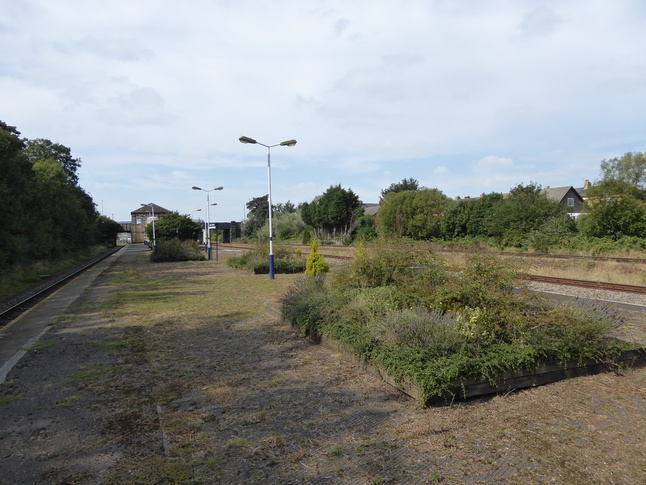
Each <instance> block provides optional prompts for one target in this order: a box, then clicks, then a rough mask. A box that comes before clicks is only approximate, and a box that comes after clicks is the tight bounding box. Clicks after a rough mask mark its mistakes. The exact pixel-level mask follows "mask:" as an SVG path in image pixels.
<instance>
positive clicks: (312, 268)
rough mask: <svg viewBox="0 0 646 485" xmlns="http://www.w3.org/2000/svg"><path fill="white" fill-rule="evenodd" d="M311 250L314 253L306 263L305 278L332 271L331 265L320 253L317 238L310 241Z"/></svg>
mask: <svg viewBox="0 0 646 485" xmlns="http://www.w3.org/2000/svg"><path fill="white" fill-rule="evenodd" d="M310 248H311V249H312V251H311V252H310V254H309V255H308V256H307V261H305V276H318V275H322V274H324V273H327V272H328V271H330V265H329V264H327V262H326V261H325V260H324V259H323V256H321V253H319V243H318V241H317V240H316V238H315V237H313V238H312V240H311V241H310Z"/></svg>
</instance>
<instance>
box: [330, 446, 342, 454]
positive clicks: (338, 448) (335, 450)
mask: <svg viewBox="0 0 646 485" xmlns="http://www.w3.org/2000/svg"><path fill="white" fill-rule="evenodd" d="M342 453H343V448H341V446H339V445H336V446H334V447H332V448H330V450H329V451H328V454H329V455H330V456H341V454H342Z"/></svg>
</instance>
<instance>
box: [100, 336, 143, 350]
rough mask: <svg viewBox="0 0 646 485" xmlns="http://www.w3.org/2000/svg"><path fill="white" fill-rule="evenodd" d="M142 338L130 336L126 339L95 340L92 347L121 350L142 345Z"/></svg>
mask: <svg viewBox="0 0 646 485" xmlns="http://www.w3.org/2000/svg"><path fill="white" fill-rule="evenodd" d="M141 343H142V342H141V340H140V339H136V338H129V339H126V340H107V341H105V342H94V343H93V344H92V347H96V348H97V349H106V350H121V349H125V348H127V347H137V346H139V345H141Z"/></svg>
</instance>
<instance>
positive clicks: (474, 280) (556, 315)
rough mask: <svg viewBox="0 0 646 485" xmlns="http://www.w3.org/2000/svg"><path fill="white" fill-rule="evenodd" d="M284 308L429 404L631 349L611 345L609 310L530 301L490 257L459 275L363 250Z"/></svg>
mask: <svg viewBox="0 0 646 485" xmlns="http://www.w3.org/2000/svg"><path fill="white" fill-rule="evenodd" d="M413 268H415V269H413ZM282 303H283V306H282V311H283V316H284V317H285V318H286V319H287V320H289V321H291V322H292V323H294V324H295V325H297V326H298V327H299V328H301V331H302V332H303V333H304V334H308V335H313V336H317V335H321V336H326V337H329V338H333V339H335V340H337V341H339V342H340V343H341V344H342V345H344V346H346V347H348V348H350V349H352V351H353V352H354V353H356V354H357V355H358V356H360V357H361V358H362V359H365V360H366V361H368V362H372V363H374V364H376V365H378V366H380V367H382V368H383V369H385V370H386V371H387V372H389V373H390V374H391V375H393V376H394V377H395V378H396V379H399V380H401V381H406V382H410V383H415V384H416V385H417V386H419V388H420V390H421V393H422V395H421V399H422V401H423V403H426V402H427V401H428V400H429V399H431V398H433V397H435V398H437V397H442V398H446V397H447V396H448V394H447V393H448V389H449V386H451V385H455V383H456V382H460V381H464V380H469V379H489V380H491V381H495V380H496V379H497V378H498V376H499V375H500V374H501V373H504V372H507V371H517V370H521V369H533V368H536V367H537V366H539V365H540V364H542V363H545V362H547V361H556V362H562V363H565V362H569V361H579V362H585V361H587V360H589V359H596V360H604V359H612V358H613V357H614V356H616V355H618V354H619V352H620V351H622V350H625V349H626V348H628V347H629V345H628V344H622V343H617V342H616V341H615V340H613V339H611V338H609V335H610V331H611V330H612V329H613V328H614V326H616V325H617V324H618V323H619V320H618V316H617V314H616V313H613V312H612V311H610V310H608V309H607V308H605V307H603V306H589V305H581V304H578V305H574V306H573V305H565V304H554V303H553V301H552V300H548V299H547V298H545V297H540V296H537V295H535V294H530V293H529V292H527V291H525V290H524V289H523V288H522V285H521V284H520V283H519V282H518V281H517V280H516V279H515V270H514V268H513V267H511V266H509V263H507V262H505V261H500V260H498V259H495V258H493V257H491V256H486V255H485V256H477V257H473V258H472V259H471V260H470V261H469V264H468V265H467V266H466V267H465V268H464V269H463V270H462V271H461V272H460V273H457V274H451V273H449V272H448V271H446V269H445V267H444V265H443V263H442V262H441V261H440V260H438V259H436V258H435V257H434V256H433V255H432V254H430V253H428V252H427V251H423V250H421V249H419V248H417V247H415V246H414V245H411V244H409V243H407V242H406V241H390V242H384V241H382V242H381V243H380V244H378V245H374V246H372V247H369V248H365V250H364V248H363V247H362V246H361V245H360V246H359V247H358V248H357V253H356V258H355V260H354V261H353V262H352V263H350V264H348V265H347V267H346V268H345V269H344V270H342V271H340V272H339V274H338V275H336V276H335V278H333V279H331V280H329V281H328V282H327V283H326V282H325V281H324V280H323V279H321V278H318V277H315V278H305V279H303V280H299V282H298V283H297V284H296V285H295V286H294V287H293V288H292V289H291V290H290V292H289V294H288V295H287V296H286V297H285V298H284V299H283V302H282ZM449 398H450V397H449Z"/></svg>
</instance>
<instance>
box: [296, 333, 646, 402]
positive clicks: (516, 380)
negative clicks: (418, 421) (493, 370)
mask: <svg viewBox="0 0 646 485" xmlns="http://www.w3.org/2000/svg"><path fill="white" fill-rule="evenodd" d="M295 328H296V327H295ZM307 338H308V339H309V340H310V341H312V342H314V343H317V344H320V345H323V346H324V347H326V348H328V349H330V350H333V351H335V352H339V353H341V354H343V355H344V357H346V358H349V359H351V360H352V361H353V362H354V363H355V364H357V365H359V366H360V367H361V368H362V369H364V370H366V371H368V372H370V373H371V374H373V375H376V376H378V377H380V378H381V379H382V380H383V381H384V382H386V383H387V384H388V385H390V386H392V387H394V388H395V389H397V390H399V391H401V392H403V393H405V394H407V395H409V396H410V397H412V398H414V399H416V400H418V401H419V400H420V399H421V395H422V393H421V391H420V388H419V387H418V386H417V385H415V384H410V383H402V382H398V381H397V380H395V378H394V377H393V376H391V375H389V374H388V373H387V372H385V371H384V370H383V369H381V368H379V367H377V366H375V365H373V364H370V363H368V362H366V361H365V360H364V359H361V358H359V357H357V356H356V355H355V354H354V353H352V352H351V350H350V349H349V348H347V347H346V346H344V345H343V344H341V343H339V342H337V341H335V340H333V339H330V338H327V337H313V336H311V335H308V336H307ZM644 365H646V349H639V350H633V351H627V352H624V353H623V354H622V355H621V356H620V357H619V358H618V359H616V360H615V361H613V362H612V363H610V362H596V361H594V360H590V361H588V362H586V363H583V364H580V363H578V362H567V363H565V364H559V363H553V362H548V363H545V364H543V365H540V366H538V367H536V368H535V369H528V370H523V371H517V372H505V373H504V374H501V375H500V376H498V377H497V378H496V379H492V380H491V381H490V380H488V379H486V380H473V379H471V380H459V381H456V382H455V383H454V384H453V385H452V386H450V388H449V391H448V392H447V393H446V394H445V395H444V396H439V397H433V398H431V399H430V400H428V401H427V402H425V403H424V404H425V405H426V406H428V405H431V404H437V403H450V402H453V401H454V400H456V399H458V400H461V399H470V398H475V397H481V396H486V395H490V394H496V393H499V392H509V391H513V390H516V389H526V388H529V387H535V386H542V385H545V384H551V383H553V382H558V381H561V380H564V379H570V378H572V377H582V376H589V375H594V374H600V373H602V372H609V371H611V370H613V369H616V368H617V366H620V367H641V366H644Z"/></svg>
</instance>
